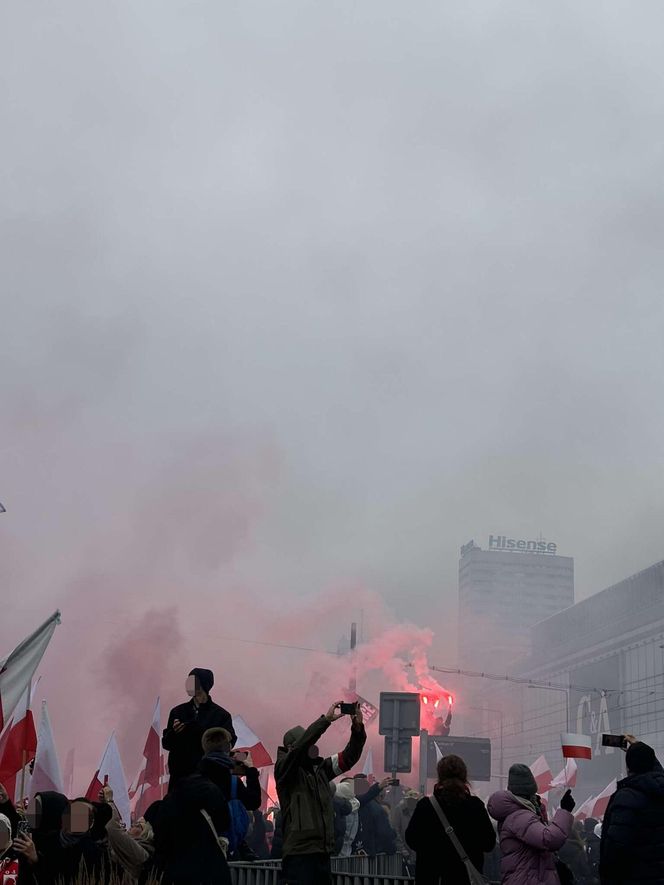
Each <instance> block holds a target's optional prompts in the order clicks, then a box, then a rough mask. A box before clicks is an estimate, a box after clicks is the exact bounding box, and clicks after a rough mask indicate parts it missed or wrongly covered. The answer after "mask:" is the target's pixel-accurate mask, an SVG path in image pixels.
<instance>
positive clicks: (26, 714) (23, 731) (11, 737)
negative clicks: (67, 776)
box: [0, 683, 37, 802]
mask: <svg viewBox="0 0 664 885" xmlns="http://www.w3.org/2000/svg"><path fill="white" fill-rule="evenodd" d="M33 693H34V690H33V688H32V686H31V684H30V683H28V685H27V686H26V688H25V691H24V692H23V694H22V695H21V698H20V700H19V703H18V705H17V706H16V708H15V710H14V715H13V717H12V718H11V720H10V722H9V723H8V725H7V728H6V729H5V731H4V734H3V735H2V738H0V783H2V784H4V786H5V789H6V790H7V793H8V794H9V796H10V797H11V798H12V799H14V800H15V801H17V802H18V801H22V800H23V799H24V798H25V797H24V796H20V795H17V794H18V793H20V792H21V786H23V792H25V779H24V777H21V776H20V774H21V771H22V769H24V768H25V766H26V765H29V764H30V762H32V760H33V759H34V758H35V752H36V750H37V729H36V728H35V720H34V717H33V715H32V709H31V705H32V695H33Z"/></svg>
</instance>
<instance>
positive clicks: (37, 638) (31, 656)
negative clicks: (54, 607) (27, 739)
mask: <svg viewBox="0 0 664 885" xmlns="http://www.w3.org/2000/svg"><path fill="white" fill-rule="evenodd" d="M59 623H60V612H59V611H57V612H55V614H53V615H51V617H50V618H49V619H48V620H47V621H44V623H43V624H42V625H41V627H39V628H38V629H37V630H35V632H34V633H33V634H32V635H31V636H28V638H27V639H24V640H23V642H21V643H20V644H19V645H17V646H16V648H15V649H14V651H13V652H11V654H9V655H8V656H7V657H6V658H3V659H1V660H0V731H3V730H4V728H5V726H6V725H7V723H8V722H9V720H10V719H11V718H12V715H13V713H14V710H15V709H16V707H17V706H18V703H19V701H20V700H21V696H22V695H23V693H24V692H25V690H26V688H27V687H28V685H29V684H30V681H31V680H32V677H33V676H34V675H35V670H36V669H37V667H38V666H39V662H40V661H41V659H42V658H43V656H44V652H45V651H46V647H47V646H48V644H49V642H50V641H51V636H53V631H54V630H55V628H56V626H57V625H58V624H59ZM17 721H18V720H17Z"/></svg>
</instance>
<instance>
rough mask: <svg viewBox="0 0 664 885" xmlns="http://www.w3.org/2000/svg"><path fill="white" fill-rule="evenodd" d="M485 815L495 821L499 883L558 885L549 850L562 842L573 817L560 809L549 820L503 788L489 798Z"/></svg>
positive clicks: (506, 884)
mask: <svg viewBox="0 0 664 885" xmlns="http://www.w3.org/2000/svg"><path fill="white" fill-rule="evenodd" d="M488 809H489V814H490V815H491V817H493V818H495V819H496V820H497V821H498V835H499V837H500V852H501V855H502V860H501V862H500V871H501V873H502V875H503V885H560V880H559V879H558V874H557V873H556V859H555V857H554V854H553V852H554V851H558V849H559V848H562V846H563V845H564V844H565V840H566V839H567V837H568V836H569V834H570V831H571V829H572V824H573V823H574V818H573V817H572V815H571V814H570V813H569V811H563V810H562V808H561V809H559V810H558V811H556V813H555V816H554V818H553V820H552V821H551V822H550V823H548V824H547V823H543V822H542V820H541V819H540V817H539V816H538V815H537V814H535V812H534V811H531V810H530V809H529V808H526V806H525V805H523V804H522V803H521V802H520V801H519V799H518V798H517V797H516V796H514V795H513V794H512V793H508V792H507V790H501V791H499V792H498V793H494V794H493V796H492V797H491V798H490V799H489V804H488Z"/></svg>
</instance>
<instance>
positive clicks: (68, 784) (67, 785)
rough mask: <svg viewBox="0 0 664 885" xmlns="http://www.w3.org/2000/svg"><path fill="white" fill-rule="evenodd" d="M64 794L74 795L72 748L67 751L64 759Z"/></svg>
mask: <svg viewBox="0 0 664 885" xmlns="http://www.w3.org/2000/svg"><path fill="white" fill-rule="evenodd" d="M63 792H64V794H65V796H69V797H70V798H71V797H72V796H73V795H74V748H73V747H72V748H71V750H69V752H68V753H67V758H66V759H65V771H64V790H63Z"/></svg>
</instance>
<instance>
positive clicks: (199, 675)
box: [189, 667, 214, 694]
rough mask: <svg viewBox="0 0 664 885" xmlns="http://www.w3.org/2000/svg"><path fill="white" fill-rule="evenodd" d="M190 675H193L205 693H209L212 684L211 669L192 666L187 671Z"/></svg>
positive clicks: (212, 675)
mask: <svg viewBox="0 0 664 885" xmlns="http://www.w3.org/2000/svg"><path fill="white" fill-rule="evenodd" d="M189 675H190V676H195V677H196V679H197V680H198V685H199V686H200V687H201V688H202V689H203V691H204V692H205V694H210V689H211V688H212V686H213V685H214V673H213V672H212V670H205V669H204V668H203V667H194V669H193V670H190V671H189Z"/></svg>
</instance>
